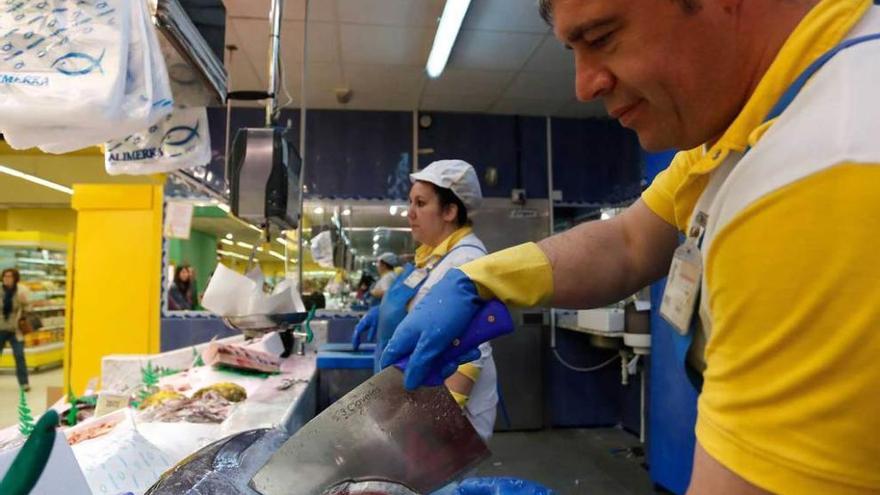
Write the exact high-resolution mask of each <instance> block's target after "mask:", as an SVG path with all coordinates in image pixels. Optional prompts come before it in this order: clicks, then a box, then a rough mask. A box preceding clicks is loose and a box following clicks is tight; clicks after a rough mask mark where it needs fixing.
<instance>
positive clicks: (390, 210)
mask: <svg viewBox="0 0 880 495" xmlns="http://www.w3.org/2000/svg"><path fill="white" fill-rule="evenodd" d="M388 213H390V214H392V215H397V205H391V207H390V208H388Z"/></svg>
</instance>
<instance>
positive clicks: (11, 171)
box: [0, 165, 73, 196]
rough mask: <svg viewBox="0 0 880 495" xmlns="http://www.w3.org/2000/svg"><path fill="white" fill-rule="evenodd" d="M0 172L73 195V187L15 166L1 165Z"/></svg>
mask: <svg viewBox="0 0 880 495" xmlns="http://www.w3.org/2000/svg"><path fill="white" fill-rule="evenodd" d="M0 173H4V174H6V175H11V176H13V177H18V178H19V179H24V180H26V181H28V182H33V183H34V184H39V185H41V186H43V187H48V188H49V189H53V190H55V191H58V192H63V193H65V194H70V195H71V196H72V195H73V189H71V188H69V187H67V186H62V185H61V184H57V183H55V182H52V181H48V180H46V179H41V178H39V177H37V176H36V175H31V174H26V173H24V172H22V171H21V170H16V169H14V168H9V167H6V166H3V165H0Z"/></svg>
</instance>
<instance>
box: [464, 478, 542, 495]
mask: <svg viewBox="0 0 880 495" xmlns="http://www.w3.org/2000/svg"><path fill="white" fill-rule="evenodd" d="M454 493H455V495H555V493H556V492H554V491H553V490H551V489H549V488H546V487H543V486H541V485H539V484H537V483H535V482H533V481H528V480H521V479H517V478H468V479H466V480H464V481H462V482H461V483H459V484H458V488H457V489H456V491H455V492H454Z"/></svg>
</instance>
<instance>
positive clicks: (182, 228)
mask: <svg viewBox="0 0 880 495" xmlns="http://www.w3.org/2000/svg"><path fill="white" fill-rule="evenodd" d="M193 210H194V208H193V204H192V203H185V202H180V201H169V202H168V204H167V205H166V206H165V232H164V233H165V237H166V238H168V239H189V231H190V227H192V217H193Z"/></svg>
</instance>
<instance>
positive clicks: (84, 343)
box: [65, 183, 163, 393]
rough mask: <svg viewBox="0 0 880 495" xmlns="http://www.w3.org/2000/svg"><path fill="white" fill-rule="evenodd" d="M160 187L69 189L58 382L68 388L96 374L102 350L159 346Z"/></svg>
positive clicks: (146, 349)
mask: <svg viewBox="0 0 880 495" xmlns="http://www.w3.org/2000/svg"><path fill="white" fill-rule="evenodd" d="M162 193H163V190H162V185H161V183H158V184H144V185H142V184H138V185H93V184H88V185H75V186H74V188H73V200H72V203H71V204H72V206H73V208H74V209H75V210H76V211H77V224H76V236H75V238H74V239H75V241H74V243H75V245H74V257H73V259H74V262H73V276H72V280H73V284H72V311H71V321H72V325H71V332H70V335H69V342H68V346H67V352H68V354H67V356H66V357H67V362H66V366H65V385H66V386H67V385H69V386H71V387H72V388H73V391H74V392H75V393H82V391H83V389H84V388H85V386H86V384H87V383H88V381H89V379H90V378H92V377H97V376H100V374H101V358H102V357H103V356H105V355H108V354H144V353H155V352H159V324H160V316H159V305H160V300H161V294H160V291H161V271H162V202H163V197H162ZM68 278H70V276H68ZM66 386H65V389H66V388H67V387H66Z"/></svg>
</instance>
